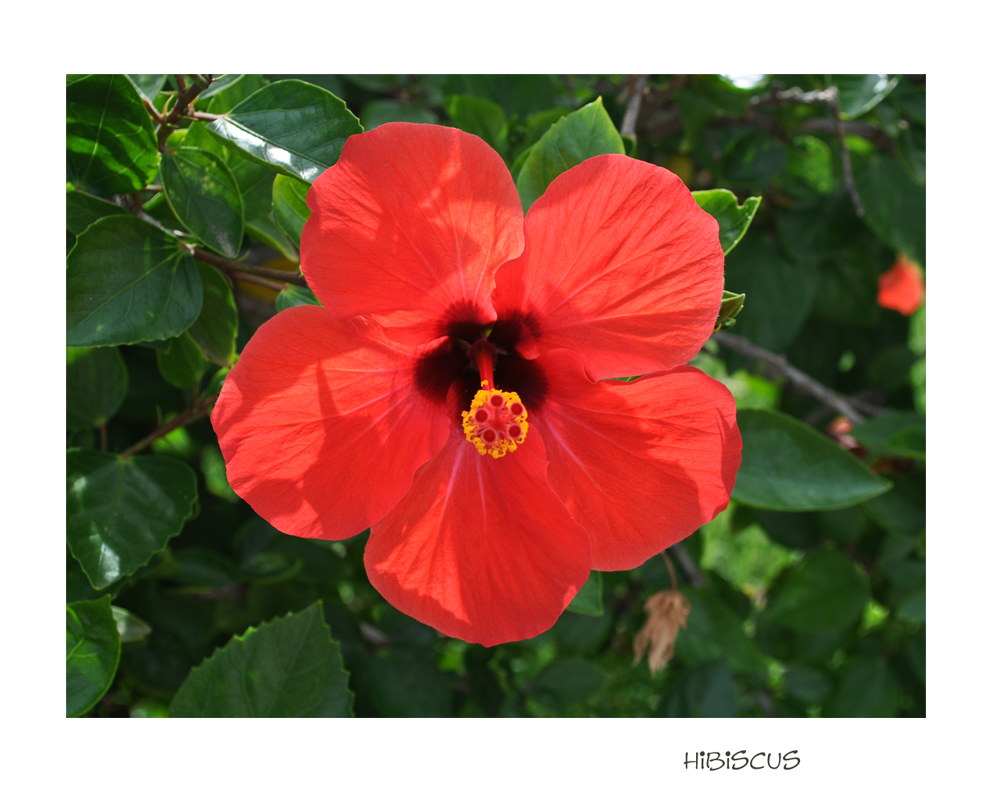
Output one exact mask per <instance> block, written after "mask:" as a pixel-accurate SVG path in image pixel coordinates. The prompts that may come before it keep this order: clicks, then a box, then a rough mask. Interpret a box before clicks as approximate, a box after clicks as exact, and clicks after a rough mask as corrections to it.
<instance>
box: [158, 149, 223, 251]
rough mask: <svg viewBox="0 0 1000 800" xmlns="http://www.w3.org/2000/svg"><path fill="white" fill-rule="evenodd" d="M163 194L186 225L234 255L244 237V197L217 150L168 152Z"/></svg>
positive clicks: (210, 244)
mask: <svg viewBox="0 0 1000 800" xmlns="http://www.w3.org/2000/svg"><path fill="white" fill-rule="evenodd" d="M160 183H161V184H162V185H163V194H164V195H165V196H166V198H167V202H168V203H169V204H170V208H171V209H173V212H174V214H176V215H177V219H179V220H180V221H181V222H182V223H183V224H184V226H185V227H186V228H187V229H188V230H189V231H191V233H193V234H194V235H195V236H197V237H198V238H199V239H201V241H202V242H204V243H205V244H206V245H208V247H210V248H212V249H213V250H215V251H216V252H219V253H222V254H223V255H225V256H229V257H230V258H235V257H236V255H237V254H238V253H239V251H240V244H241V243H242V241H243V200H242V198H241V197H240V190H239V187H238V186H237V185H236V179H235V178H234V177H233V174H232V172H230V171H229V167H227V166H226V164H225V162H224V161H223V160H222V159H221V158H219V156H217V155H216V154H215V153H210V152H209V151H207V150H200V149H198V148H196V147H181V148H178V149H177V150H174V151H172V152H169V151H168V152H167V153H166V154H164V156H163V161H162V162H161V163H160Z"/></svg>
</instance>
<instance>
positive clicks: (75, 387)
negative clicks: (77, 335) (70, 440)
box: [66, 347, 128, 431]
mask: <svg viewBox="0 0 1000 800" xmlns="http://www.w3.org/2000/svg"><path fill="white" fill-rule="evenodd" d="M126 391H128V371H127V370H126V369H125V362H124V361H123V360H122V357H121V355H120V354H119V352H118V348H117V347H98V348H94V349H87V348H68V349H67V350H66V427H67V429H69V430H71V431H77V430H83V429H86V428H96V427H97V426H98V425H101V424H102V423H105V422H107V421H108V420H109V419H111V418H112V417H113V416H114V415H115V412H116V411H117V410H118V409H119V407H120V406H121V404H122V400H124V399H125V392H126Z"/></svg>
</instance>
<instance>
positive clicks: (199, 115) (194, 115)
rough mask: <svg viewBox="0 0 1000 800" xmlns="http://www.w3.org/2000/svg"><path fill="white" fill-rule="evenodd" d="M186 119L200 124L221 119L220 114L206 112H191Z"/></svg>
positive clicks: (186, 115)
mask: <svg viewBox="0 0 1000 800" xmlns="http://www.w3.org/2000/svg"><path fill="white" fill-rule="evenodd" d="M184 117H185V119H195V120H198V121H199V122H215V121H216V120H217V119H220V115H219V114H209V113H207V112H205V111H189V112H188V113H187V114H185V115H184Z"/></svg>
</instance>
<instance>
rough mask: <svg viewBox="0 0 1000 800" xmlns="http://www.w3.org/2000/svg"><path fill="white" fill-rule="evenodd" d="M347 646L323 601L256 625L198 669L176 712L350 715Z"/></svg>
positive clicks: (176, 704) (173, 705)
mask: <svg viewBox="0 0 1000 800" xmlns="http://www.w3.org/2000/svg"><path fill="white" fill-rule="evenodd" d="M352 701H353V695H352V693H351V692H350V690H349V689H348V688H347V673H346V672H345V671H344V667H343V660H342V659H341V656H340V647H339V645H338V644H337V643H336V642H334V641H333V639H332V638H331V636H330V628H329V627H328V626H327V624H326V622H325V621H324V620H323V607H322V604H321V603H315V604H313V605H311V606H309V607H308V608H307V609H305V610H304V611H300V612H299V613H297V614H288V615H287V616H284V617H279V618H278V619H275V620H272V621H271V622H265V623H264V624H263V625H261V626H259V627H258V628H249V629H248V630H247V632H246V633H244V634H243V635H242V636H235V637H233V638H232V639H231V640H230V641H229V643H228V644H227V645H226V646H225V647H223V648H222V649H220V650H216V652H215V653H214V654H213V655H212V656H211V657H210V658H207V659H205V661H203V662H202V664H201V665H200V666H198V667H196V668H195V669H193V670H192V671H191V674H190V675H189V676H188V678H187V680H185V681H184V684H183V685H182V686H181V688H180V689H179V690H178V692H177V694H176V696H175V697H174V699H173V702H172V703H171V704H170V716H172V717H349V716H351V705H352Z"/></svg>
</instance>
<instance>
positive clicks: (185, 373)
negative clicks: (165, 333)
mask: <svg viewBox="0 0 1000 800" xmlns="http://www.w3.org/2000/svg"><path fill="white" fill-rule="evenodd" d="M156 366H157V367H158V368H159V370H160V374H161V375H162V376H163V379H164V380H165V381H166V382H167V383H169V384H170V385H171V386H176V387H177V388H178V389H187V388H188V387H190V386H194V385H195V383H197V381H198V378H200V377H201V376H202V375H203V374H204V373H205V370H206V369H208V361H206V360H205V356H204V355H203V354H202V352H201V349H200V348H199V347H198V345H197V344H195V342H194V339H192V338H191V337H190V336H188V335H187V333H182V334H181V335H180V336H175V337H174V338H173V339H169V340H168V341H167V349H166V350H157V351H156Z"/></svg>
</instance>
